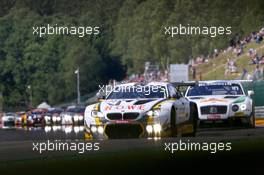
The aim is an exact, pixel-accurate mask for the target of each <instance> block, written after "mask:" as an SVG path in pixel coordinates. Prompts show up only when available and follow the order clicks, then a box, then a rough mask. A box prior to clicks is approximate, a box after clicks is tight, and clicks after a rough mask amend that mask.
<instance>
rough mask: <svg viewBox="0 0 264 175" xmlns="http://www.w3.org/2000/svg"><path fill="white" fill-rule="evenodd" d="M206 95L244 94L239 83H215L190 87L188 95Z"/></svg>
mask: <svg viewBox="0 0 264 175" xmlns="http://www.w3.org/2000/svg"><path fill="white" fill-rule="evenodd" d="M206 95H243V91H242V88H241V86H240V85H239V84H233V83H232V84H231V83H215V84H199V85H198V86H194V87H190V89H189V90H188V92H187V96H206Z"/></svg>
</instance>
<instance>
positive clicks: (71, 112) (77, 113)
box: [61, 106, 85, 125]
mask: <svg viewBox="0 0 264 175" xmlns="http://www.w3.org/2000/svg"><path fill="white" fill-rule="evenodd" d="M84 110H85V107H82V106H69V107H68V108H67V109H66V111H65V112H63V113H61V119H62V122H61V123H62V124H63V125H72V124H75V125H83V116H84Z"/></svg>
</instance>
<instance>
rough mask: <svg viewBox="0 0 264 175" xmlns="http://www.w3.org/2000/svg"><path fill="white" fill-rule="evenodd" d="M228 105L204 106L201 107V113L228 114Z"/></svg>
mask: <svg viewBox="0 0 264 175" xmlns="http://www.w3.org/2000/svg"><path fill="white" fill-rule="evenodd" d="M226 112H227V106H203V107H201V114H202V115H205V114H226Z"/></svg>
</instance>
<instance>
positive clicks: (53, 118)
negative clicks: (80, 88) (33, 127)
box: [44, 108, 63, 125]
mask: <svg viewBox="0 0 264 175" xmlns="http://www.w3.org/2000/svg"><path fill="white" fill-rule="evenodd" d="M62 112H63V109H61V108H49V109H48V112H47V113H46V114H45V116H44V119H45V124H46V125H51V124H53V125H60V124H61V116H60V114H61V113H62Z"/></svg>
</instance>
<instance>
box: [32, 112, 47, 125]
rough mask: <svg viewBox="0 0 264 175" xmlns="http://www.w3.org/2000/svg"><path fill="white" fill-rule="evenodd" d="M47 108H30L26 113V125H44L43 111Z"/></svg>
mask: <svg viewBox="0 0 264 175" xmlns="http://www.w3.org/2000/svg"><path fill="white" fill-rule="evenodd" d="M47 111H48V110H47V109H42V108H37V109H32V110H31V111H29V112H28V114H27V125H28V126H37V125H42V126H44V125H45V118H44V116H45V113H46V112H47Z"/></svg>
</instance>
